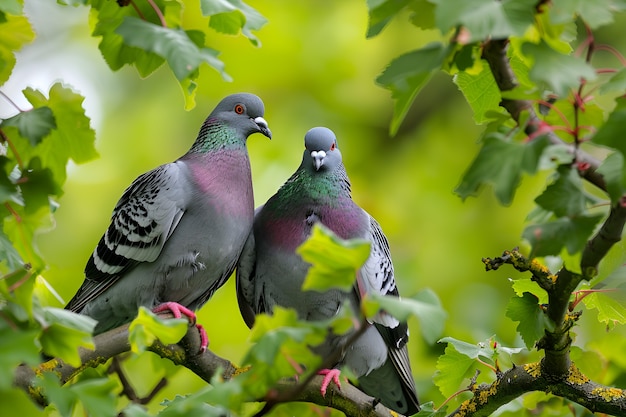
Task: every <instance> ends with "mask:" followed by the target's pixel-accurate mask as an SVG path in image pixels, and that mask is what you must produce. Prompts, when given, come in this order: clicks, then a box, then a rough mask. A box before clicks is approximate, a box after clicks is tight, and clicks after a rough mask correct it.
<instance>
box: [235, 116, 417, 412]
mask: <svg viewBox="0 0 626 417" xmlns="http://www.w3.org/2000/svg"><path fill="white" fill-rule="evenodd" d="M304 142H305V147H306V150H305V151H304V155H303V157H302V163H301V164H300V167H299V168H298V169H297V170H296V172H295V173H294V174H293V175H292V176H291V178H289V179H288V180H287V182H286V183H285V184H283V186H282V187H281V188H280V189H279V190H278V192H277V193H276V194H275V195H274V196H272V197H271V198H270V199H269V200H268V201H267V203H265V205H263V206H261V207H259V208H257V210H256V212H255V218H254V226H253V229H252V231H251V232H250V236H249V237H248V240H247V241H246V244H245V246H244V250H243V252H242V255H241V258H240V259H239V262H238V265H237V278H236V279H237V299H238V301H239V307H240V310H241V314H242V316H243V318H244V320H245V322H246V324H247V325H248V326H249V327H252V325H253V324H254V318H255V315H256V314H260V313H272V310H273V308H274V306H281V307H288V308H293V309H295V310H296V311H297V312H298V315H299V317H300V318H301V319H304V320H310V321H313V320H324V319H328V318H331V317H332V316H334V315H335V314H337V312H338V310H339V308H340V307H341V306H342V305H343V304H344V301H346V300H347V301H349V303H350V305H351V306H352V308H354V310H355V312H356V314H358V312H359V311H360V309H359V304H360V300H361V298H362V297H363V296H364V295H365V294H368V293H378V294H383V295H391V296H396V297H397V296H399V295H398V289H397V288H396V283H395V280H394V274H393V265H392V262H391V255H390V252H389V244H388V242H387V239H386V237H385V235H384V234H383V231H382V230H381V228H380V226H379V224H378V222H376V220H375V219H374V218H373V217H372V216H370V215H369V214H368V213H367V212H366V211H365V210H363V209H362V208H360V207H359V206H358V205H356V204H355V203H354V201H353V200H352V196H351V191H350V181H349V179H348V176H347V174H346V170H345V168H344V166H343V163H342V158H341V152H340V151H339V148H338V147H337V139H336V137H335V134H334V133H333V132H332V131H331V130H330V129H327V128H325V127H316V128H313V129H311V130H309V131H308V132H307V134H306V136H305V138H304ZM315 223H321V224H323V225H324V226H326V227H327V228H329V229H330V230H332V231H333V232H334V233H335V234H337V235H338V236H339V237H341V238H343V239H353V238H360V239H366V240H368V241H369V242H371V253H370V256H369V258H368V260H367V261H366V263H365V265H363V267H362V268H361V269H360V270H359V271H358V272H357V277H356V282H355V284H354V287H353V290H352V291H350V292H344V291H340V290H330V291H326V292H323V293H322V292H316V291H302V283H303V282H304V279H305V277H306V275H307V271H308V269H309V266H310V265H309V264H308V263H306V262H304V261H303V260H302V258H301V257H300V256H299V255H298V254H297V253H296V249H297V248H298V246H300V245H301V244H302V243H303V242H304V241H305V240H306V239H307V238H308V237H309V236H310V234H311V228H312V227H313V225H314V224H315ZM349 336H350V335H349V334H348V335H342V336H337V335H335V336H330V337H328V338H327V339H326V341H325V342H324V343H323V344H322V345H321V346H317V347H315V348H314V350H315V352H316V353H318V354H320V355H321V356H322V357H329V356H331V355H332V354H333V353H334V352H336V351H337V349H343V348H344V343H345V341H346V339H347V338H348V337H349ZM407 341H408V328H407V325H406V323H401V322H399V321H398V320H396V319H395V318H394V317H392V316H390V315H389V314H387V313H385V312H381V313H379V314H378V315H377V316H376V317H375V318H374V320H373V322H372V323H371V324H369V326H368V327H367V329H365V331H364V333H363V334H362V335H361V336H360V337H359V338H358V339H357V340H356V341H355V342H354V343H352V344H351V345H350V346H348V347H346V348H345V352H344V354H343V357H342V358H341V359H340V361H339V362H338V363H336V364H335V365H334V368H333V369H325V370H322V371H321V372H320V373H321V374H322V375H324V376H325V377H324V381H323V384H322V387H321V392H322V395H324V394H325V392H326V388H327V387H328V385H329V384H330V382H331V381H332V382H334V383H335V384H336V385H337V386H339V387H340V384H339V378H338V376H339V370H338V369H337V368H339V367H341V366H344V365H345V366H347V367H348V368H349V369H350V370H351V371H352V372H353V373H354V375H355V376H356V377H357V379H358V384H359V386H360V388H361V389H362V390H363V391H364V392H365V393H367V394H368V395H370V396H373V397H374V398H376V399H378V400H380V402H382V403H383V404H384V405H385V406H387V407H388V408H390V409H392V410H395V411H397V412H399V413H402V414H405V415H409V414H415V413H417V412H418V411H419V409H420V408H419V401H418V399H417V393H416V390H415V382H414V380H413V376H412V372H411V366H410V364H409V357H408V353H407V347H406V343H407Z"/></svg>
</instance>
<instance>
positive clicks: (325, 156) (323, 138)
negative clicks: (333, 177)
mask: <svg viewBox="0 0 626 417" xmlns="http://www.w3.org/2000/svg"><path fill="white" fill-rule="evenodd" d="M304 147H305V148H306V150H305V151H304V156H303V160H302V162H303V163H304V164H305V165H308V164H309V163H310V164H312V166H313V168H314V169H315V170H316V171H326V170H329V171H331V170H333V169H334V168H336V167H337V166H339V165H341V152H339V148H338V147H337V137H336V136H335V133H334V132H333V131H332V130H330V129H328V128H327V127H314V128H313V129H311V130H309V131H308V132H306V135H305V136H304ZM309 166H310V165H309Z"/></svg>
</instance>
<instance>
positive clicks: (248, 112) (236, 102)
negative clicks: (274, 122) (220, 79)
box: [209, 93, 272, 139]
mask: <svg viewBox="0 0 626 417" xmlns="http://www.w3.org/2000/svg"><path fill="white" fill-rule="evenodd" d="M264 113H265V106H264V105H263V101H261V99H260V98H259V97H257V96H255V95H254V94H249V93H239V94H231V95H230V96H228V97H225V98H224V99H223V100H222V101H220V103H219V104H218V105H217V107H216V108H215V110H213V112H211V114H210V115H209V119H211V118H217V119H220V120H223V121H225V122H226V123H228V124H229V125H230V126H232V127H234V128H235V129H237V130H239V131H240V132H241V133H242V134H243V136H244V137H248V136H249V135H251V134H253V133H257V132H259V133H262V134H263V135H265V136H267V137H268V138H270V139H271V138H272V132H271V131H270V129H269V127H268V125H267V122H266V121H265V119H264V118H263V115H264Z"/></svg>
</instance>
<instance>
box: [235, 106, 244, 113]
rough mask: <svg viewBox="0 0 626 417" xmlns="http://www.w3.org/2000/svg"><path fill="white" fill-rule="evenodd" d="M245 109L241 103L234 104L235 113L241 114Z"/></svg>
mask: <svg viewBox="0 0 626 417" xmlns="http://www.w3.org/2000/svg"><path fill="white" fill-rule="evenodd" d="M245 110H246V109H245V108H244V107H243V105H242V104H236V105H235V113H237V114H243V112H244V111H245Z"/></svg>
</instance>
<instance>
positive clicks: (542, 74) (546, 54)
mask: <svg viewBox="0 0 626 417" xmlns="http://www.w3.org/2000/svg"><path fill="white" fill-rule="evenodd" d="M522 51H523V53H524V55H526V57H528V58H529V59H531V60H532V62H533V65H532V68H531V70H530V74H529V75H530V78H531V79H532V80H533V81H535V82H537V83H546V84H547V85H548V88H550V89H552V90H553V91H554V93H556V94H557V95H559V96H567V94H568V93H569V91H570V89H574V88H578V86H579V85H580V82H581V79H585V80H587V81H593V80H595V78H596V72H595V70H594V69H593V67H592V66H591V65H589V64H588V63H586V62H585V61H584V60H583V59H582V58H580V57H576V56H573V55H564V54H562V53H559V52H557V51H555V50H554V49H552V48H550V46H548V44H547V43H545V42H541V43H540V44H538V45H535V44H532V43H526V44H524V45H523V46H522Z"/></svg>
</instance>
